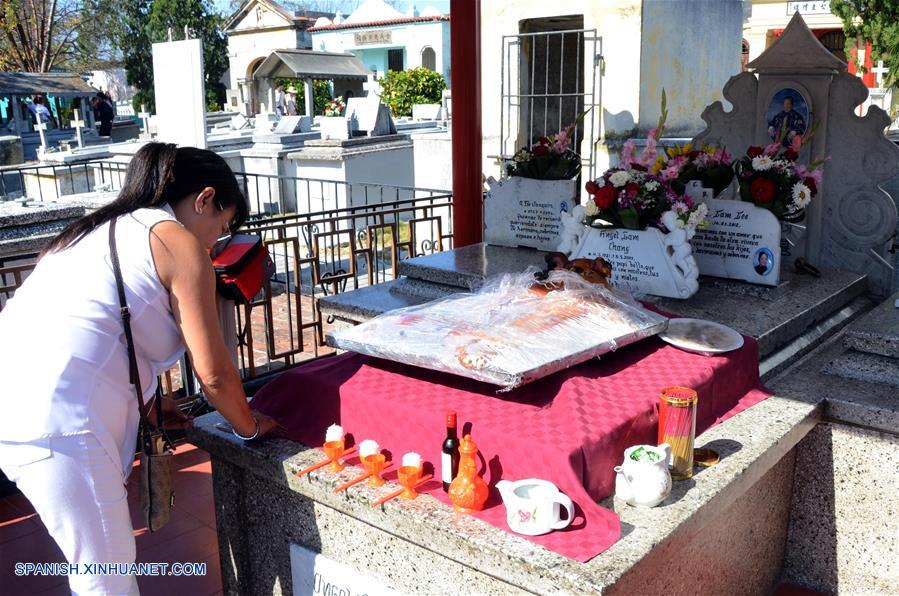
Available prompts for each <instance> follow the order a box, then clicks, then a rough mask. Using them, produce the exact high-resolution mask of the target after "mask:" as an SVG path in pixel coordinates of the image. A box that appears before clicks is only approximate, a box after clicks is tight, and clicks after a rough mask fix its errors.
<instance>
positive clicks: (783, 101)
mask: <svg viewBox="0 0 899 596" xmlns="http://www.w3.org/2000/svg"><path fill="white" fill-rule="evenodd" d="M765 120H766V122H767V123H768V137H769V138H770V139H771V140H772V141H776V140H777V139H781V143H782V144H783V145H784V146H785V147H786V146H787V145H789V144H790V143H792V142H793V137H795V136H797V135H798V136H800V137H801V136H802V135H804V134H805V131H806V130H808V126H809V106H808V102H807V101H806V100H805V97H803V95H802V93H800V92H799V91H797V90H796V89H793V88H791V87H786V88H784V89H781V90H780V91H778V92H777V93H775V94H774V97H773V98H772V99H771V103H770V104H768V112H767V115H766V118H765Z"/></svg>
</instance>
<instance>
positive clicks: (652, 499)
mask: <svg viewBox="0 0 899 596" xmlns="http://www.w3.org/2000/svg"><path fill="white" fill-rule="evenodd" d="M670 463H671V446H670V445H668V443H662V444H661V445H659V446H658V447H653V446H652V445H634V446H633V447H630V448H628V449H626V450H625V451H624V462H623V463H622V464H621V465H620V466H615V472H616V473H617V476H616V477H615V496H616V497H618V498H619V499H621V500H622V501H624V502H625V503H627V504H628V505H634V506H637V507H655V506H656V505H658V504H659V503H661V502H662V501H664V500H665V499H666V498H667V497H668V495H670V494H671V473H670V472H668V466H669V465H670Z"/></svg>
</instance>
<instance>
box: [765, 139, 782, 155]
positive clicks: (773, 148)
mask: <svg viewBox="0 0 899 596" xmlns="http://www.w3.org/2000/svg"><path fill="white" fill-rule="evenodd" d="M778 151H780V143H779V142H777V141H774V142H773V143H771V144H770V145H768V146H767V147H765V149H764V152H765V155H769V156H773V155H774V154H775V153H777V152H778Z"/></svg>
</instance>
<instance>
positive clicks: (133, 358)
mask: <svg viewBox="0 0 899 596" xmlns="http://www.w3.org/2000/svg"><path fill="white" fill-rule="evenodd" d="M115 225H116V220H115V219H113V220H111V221H110V222H109V254H110V256H111V258H112V272H113V273H114V274H115V283H116V290H117V291H118V294H119V312H120V313H121V316H122V326H123V327H124V328H125V344H126V346H127V347H128V369H129V381H130V382H131V384H132V385H134V392H135V394H136V395H137V406H138V410H139V412H140V422H141V442H142V443H143V446H144V450H145V452H146V453H151V451H150V436H151V429H150V420H149V412H148V411H147V406H146V404H145V403H144V396H143V394H142V392H141V382H140V369H139V368H138V366H137V355H136V354H135V352H134V336H133V335H132V333H131V311H130V310H129V309H128V302H127V300H126V299H125V282H124V281H122V268H121V266H120V265H119V252H118V250H116V241H115ZM161 399H162V396H161V395H160V394H159V391H158V390H157V392H156V423H157V424H156V427H157V428H158V429H159V431H160V432H161V433H162V435H163V438H164V440H165V442H166V443H167V444H168V445H171V442H170V441H169V439H168V436H167V435H166V434H165V429H164V428H163V426H162V402H161V401H160V400H161Z"/></svg>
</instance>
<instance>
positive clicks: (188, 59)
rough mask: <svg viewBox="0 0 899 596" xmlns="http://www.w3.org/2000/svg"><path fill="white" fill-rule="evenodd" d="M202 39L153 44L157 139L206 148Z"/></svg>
mask: <svg viewBox="0 0 899 596" xmlns="http://www.w3.org/2000/svg"><path fill="white" fill-rule="evenodd" d="M204 80H205V76H204V73H203V41H202V40H200V39H184V40H182V41H167V42H162V43H154V44H153V88H154V90H155V97H156V140H157V141H162V142H165V143H175V144H176V145H180V146H182V147H199V148H201V149H205V148H206V85H205V83H204Z"/></svg>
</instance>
